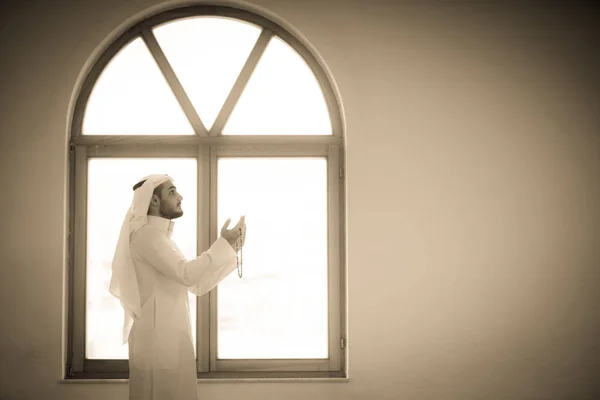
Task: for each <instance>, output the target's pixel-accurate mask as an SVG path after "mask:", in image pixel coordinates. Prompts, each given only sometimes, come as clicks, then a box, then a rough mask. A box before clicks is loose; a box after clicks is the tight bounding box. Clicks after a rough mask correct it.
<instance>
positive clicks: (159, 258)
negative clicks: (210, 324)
mask: <svg viewBox="0 0 600 400" xmlns="http://www.w3.org/2000/svg"><path fill="white" fill-rule="evenodd" d="M182 199H183V197H182V196H181V195H180V194H179V193H178V192H177V189H176V187H175V185H174V184H173V180H172V178H170V177H169V176H167V175H150V176H148V177H146V178H144V179H143V180H142V181H140V182H139V183H138V184H137V185H135V186H134V201H133V204H132V207H131V208H130V210H129V212H128V213H127V215H126V217H125V221H124V223H123V228H122V229H121V236H120V238H119V242H118V244H117V249H116V251H115V258H114V260H113V276H112V278H111V287H110V291H111V293H112V294H113V295H115V296H116V297H117V298H119V300H120V301H121V304H122V305H123V307H124V309H125V324H124V330H123V340H124V342H127V341H128V342H129V399H130V400H197V399H198V394H197V381H196V360H195V357H194V348H193V340H194V338H193V337H192V331H191V323H190V310H189V302H188V295H187V293H188V291H190V292H192V293H194V294H195V295H197V296H201V295H203V294H206V293H208V292H209V291H210V290H212V289H213V288H214V287H215V286H217V284H218V283H219V282H220V281H222V280H223V279H224V278H225V277H227V275H229V273H231V272H232V271H233V270H235V268H236V267H237V257H236V256H237V251H239V249H240V248H241V246H243V240H244V233H245V222H244V217H242V218H241V219H240V221H239V222H238V224H237V225H236V226H235V227H234V228H233V229H230V230H228V229H227V226H228V225H229V222H230V220H227V222H226V223H225V225H223V227H222V229H221V237H219V239H217V240H216V241H215V242H214V243H213V244H212V246H211V247H210V249H208V250H207V251H206V252H204V253H202V254H201V255H200V256H199V257H197V258H195V259H193V260H186V258H185V257H184V255H183V254H182V252H181V251H180V250H179V248H178V247H177V245H176V244H175V243H174V242H173V241H172V240H171V234H172V232H173V226H174V222H173V221H172V220H173V219H176V218H179V217H181V216H182V215H183V210H182V208H181V201H182Z"/></svg>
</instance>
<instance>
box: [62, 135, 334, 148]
mask: <svg viewBox="0 0 600 400" xmlns="http://www.w3.org/2000/svg"><path fill="white" fill-rule="evenodd" d="M71 143H72V144H73V145H85V146H99V147H103V146H104V147H105V146H119V147H121V146H140V147H143V146H162V145H166V146H178V145H186V146H193V145H197V144H203V145H212V144H216V145H269V146H274V145H282V144H286V145H316V144H324V145H330V144H339V145H341V144H342V138H340V137H336V136H332V135H277V136H275V135H226V136H213V137H208V136H198V135H82V136H77V137H72V138H71Z"/></svg>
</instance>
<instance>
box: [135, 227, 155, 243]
mask: <svg viewBox="0 0 600 400" xmlns="http://www.w3.org/2000/svg"><path fill="white" fill-rule="evenodd" d="M160 236H161V232H160V231H159V230H158V229H156V227H154V226H152V225H149V224H146V225H144V226H142V227H141V228H139V229H137V230H136V231H135V232H133V234H132V235H131V243H132V244H133V243H134V242H139V241H145V240H148V239H154V238H157V237H160Z"/></svg>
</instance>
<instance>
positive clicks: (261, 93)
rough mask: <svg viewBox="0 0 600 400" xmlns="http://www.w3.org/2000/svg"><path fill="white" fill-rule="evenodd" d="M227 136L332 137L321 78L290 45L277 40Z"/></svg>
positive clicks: (243, 97)
mask: <svg viewBox="0 0 600 400" xmlns="http://www.w3.org/2000/svg"><path fill="white" fill-rule="evenodd" d="M223 134H224V135H331V134H332V130H331V120H330V118H329V112H328V110H327V104H326V102H325V97H324V96H323V92H322V91H321V87H320V86H319V83H318V81H317V78H316V77H315V75H314V74H313V72H312V70H311V69H310V67H309V66H308V65H307V64H306V62H305V61H304V59H303V58H302V57H301V56H300V55H299V54H298V53H297V52H296V51H295V50H294V49H292V48H291V47H290V46H289V45H288V44H287V43H285V42H284V41H283V40H281V39H280V38H278V37H273V38H272V39H271V41H270V42H269V45H268V46H267V48H266V49H265V52H264V54H263V55H262V57H261V59H260V60H259V62H258V64H257V65H256V69H255V70H254V72H253V74H252V76H251V77H250V80H249V81H248V84H247V85H246V88H245V89H244V91H243V92H242V95H241V96H240V99H239V101H238V103H237V104H236V106H235V108H234V109H233V112H232V113H231V116H230V118H229V120H228V122H227V123H226V125H225V127H224V129H223Z"/></svg>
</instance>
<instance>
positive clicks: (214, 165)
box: [208, 146, 219, 371]
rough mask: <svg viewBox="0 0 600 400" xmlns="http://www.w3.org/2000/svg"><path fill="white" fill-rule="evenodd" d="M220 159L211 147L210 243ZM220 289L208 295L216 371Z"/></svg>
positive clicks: (212, 363) (214, 229) (215, 235)
mask: <svg viewBox="0 0 600 400" xmlns="http://www.w3.org/2000/svg"><path fill="white" fill-rule="evenodd" d="M217 169H218V159H217V153H216V152H215V149H214V148H213V147H212V146H211V147H210V186H209V187H210V190H209V192H210V219H209V230H210V233H209V241H210V243H214V241H215V240H217V238H218V233H217V222H218V221H217V219H218V214H217V213H218V208H217V200H218V197H217V190H218V174H217V172H218V171H217ZM218 289H219V287H218V285H217V287H215V288H214V289H213V290H211V291H210V292H209V293H208V298H209V302H210V306H209V309H210V311H209V313H210V319H209V321H210V322H209V325H210V334H209V338H210V362H209V370H210V371H216V370H217V346H218V337H217V336H218V330H217V323H218V320H217V317H218V315H217V312H218V310H217V290H218Z"/></svg>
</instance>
